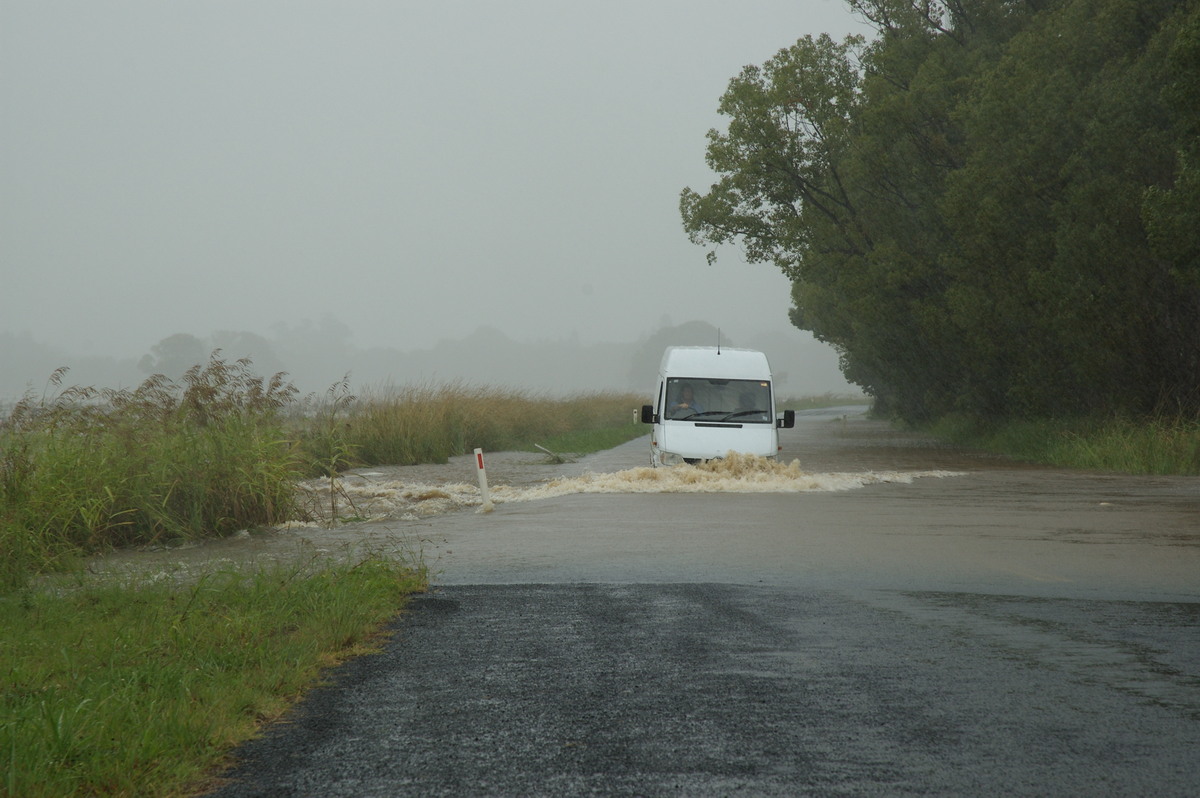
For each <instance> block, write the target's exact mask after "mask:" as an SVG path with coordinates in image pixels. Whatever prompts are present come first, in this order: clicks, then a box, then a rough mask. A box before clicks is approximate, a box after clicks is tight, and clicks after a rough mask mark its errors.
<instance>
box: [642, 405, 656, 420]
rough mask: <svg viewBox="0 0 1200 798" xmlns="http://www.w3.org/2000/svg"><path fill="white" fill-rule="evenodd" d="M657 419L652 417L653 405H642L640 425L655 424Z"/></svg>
mask: <svg viewBox="0 0 1200 798" xmlns="http://www.w3.org/2000/svg"><path fill="white" fill-rule="evenodd" d="M657 422H658V419H657V418H655V417H654V405H642V423H643V424H655V423H657Z"/></svg>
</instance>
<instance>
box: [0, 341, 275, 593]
mask: <svg viewBox="0 0 1200 798" xmlns="http://www.w3.org/2000/svg"><path fill="white" fill-rule="evenodd" d="M62 376H63V372H62V371H60V372H58V373H57V374H56V375H55V377H54V379H53V380H52V383H53V384H54V385H55V386H56V387H57V386H58V385H59V384H60V383H61V379H62ZM294 393H295V390H294V388H292V387H291V386H290V385H289V384H288V383H286V382H285V381H284V379H283V376H282V375H276V376H275V377H274V378H272V379H271V380H262V379H260V378H258V377H255V376H254V375H253V374H252V373H251V372H250V369H249V364H248V363H247V362H244V361H239V362H237V363H232V364H231V363H227V362H225V361H224V360H221V359H220V358H219V357H218V354H217V353H214V354H213V356H212V358H211V359H210V360H209V362H208V363H207V365H204V366H195V367H193V368H191V369H189V370H188V371H187V372H186V373H185V374H184V376H183V377H182V378H181V381H180V382H179V383H175V382H172V381H170V380H168V379H166V378H165V377H162V376H161V375H156V376H153V377H151V378H149V379H147V380H146V381H145V382H144V383H143V384H142V385H141V386H139V387H138V388H137V389H135V390H132V391H129V390H106V391H97V390H95V389H91V388H68V389H65V390H62V391H61V392H60V393H59V394H57V395H56V396H53V397H50V398H42V399H34V398H33V397H30V396H27V397H25V399H23V400H22V401H21V402H20V403H18V405H17V406H16V407H15V408H14V409H13V411H12V413H11V414H10V415H9V417H8V418H7V419H6V420H5V421H4V423H3V425H2V426H0V562H2V563H3V571H2V572H0V578H2V579H3V580H4V583H5V584H9V585H12V584H16V583H19V582H20V581H21V579H23V578H24V576H25V575H28V574H29V573H31V572H33V571H39V570H53V569H55V568H57V567H62V566H64V565H66V564H69V563H70V562H71V561H72V560H74V559H76V558H78V557H79V556H81V555H86V554H92V553H96V552H101V551H105V550H108V549H111V548H113V547H117V546H126V545H132V544H146V543H151V542H154V541H160V540H164V539H180V538H183V539H188V538H199V537H205V536H214V535H215V536H222V535H227V534H229V533H232V532H235V531H237V530H240V529H246V528H250V527H256V526H263V525H270V524H275V523H279V522H282V521H285V520H288V519H289V518H291V517H292V515H293V509H294V501H295V496H294V489H293V480H294V477H295V473H296V469H295V463H294V459H295V453H294V447H293V445H292V444H291V443H290V442H289V440H288V437H287V435H286V434H285V432H284V430H283V425H282V423H281V422H280V420H279V418H278V411H279V410H280V409H281V408H282V407H284V406H285V405H286V404H288V403H289V402H290V401H291V399H292V396H293V394H294Z"/></svg>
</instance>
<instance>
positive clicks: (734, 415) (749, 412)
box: [721, 410, 767, 421]
mask: <svg viewBox="0 0 1200 798" xmlns="http://www.w3.org/2000/svg"><path fill="white" fill-rule="evenodd" d="M756 414H761V415H764V416H765V415H766V414H767V411H766V410H738V411H737V412H734V413H730V414H729V415H727V416H725V418H723V419H721V420H722V421H728V420H729V419H731V418H737V417H738V416H753V415H756Z"/></svg>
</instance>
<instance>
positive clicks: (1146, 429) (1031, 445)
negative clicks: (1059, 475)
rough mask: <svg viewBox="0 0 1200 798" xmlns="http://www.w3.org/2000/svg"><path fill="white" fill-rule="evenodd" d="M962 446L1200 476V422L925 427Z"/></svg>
mask: <svg viewBox="0 0 1200 798" xmlns="http://www.w3.org/2000/svg"><path fill="white" fill-rule="evenodd" d="M923 428H924V429H926V430H928V431H929V432H930V433H931V434H933V435H935V436H937V437H939V438H942V439H944V440H948V441H952V442H954V443H958V444H960V445H963V446H970V447H972V448H976V449H982V450H984V451H989V452H993V453H995V454H1003V455H1007V456H1009V457H1014V458H1016V459H1019V460H1026V461H1029V462H1035V463H1043V464H1046V465H1052V466H1061V467H1065V468H1084V469H1093V470H1097V471H1114V472H1120V473H1126V474H1182V475H1200V419H1195V418H1183V417H1179V416H1163V417H1158V418H1152V419H1130V418H1112V419H1106V420H1096V419H1041V420H1032V421H1028V420H1027V421H1003V422H995V421H992V422H986V421H980V420H978V419H972V418H969V417H967V416H946V417H943V418H942V419H940V420H939V421H937V422H936V423H933V424H930V425H927V426H924V427H923Z"/></svg>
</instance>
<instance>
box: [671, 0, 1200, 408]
mask: <svg viewBox="0 0 1200 798" xmlns="http://www.w3.org/2000/svg"><path fill="white" fill-rule="evenodd" d="M848 2H849V4H850V5H851V6H852V7H853V8H854V10H855V11H856V12H857V13H859V14H861V15H862V16H863V17H865V18H866V19H867V20H869V21H870V22H871V23H872V26H873V27H874V29H875V30H876V31H877V32H878V36H877V37H876V38H874V39H873V40H871V41H867V40H865V39H863V38H862V37H848V38H846V39H845V40H844V41H842V42H836V41H834V40H832V39H831V38H830V37H829V36H826V35H822V36H818V37H816V38H813V37H811V36H810V37H805V38H803V39H801V40H800V41H798V42H796V44H794V45H793V46H791V47H789V48H787V49H784V50H781V51H780V52H779V53H778V54H777V55H776V56H775V57H774V58H772V59H771V60H770V61H767V62H766V63H765V64H763V65H762V66H748V67H746V68H745V69H744V70H743V71H742V72H741V74H740V75H738V76H737V77H735V78H734V79H733V80H732V81H731V82H730V84H729V88H728V90H727V91H726V93H725V94H724V96H723V97H722V98H721V101H720V111H721V113H722V114H724V115H726V116H728V117H729V125H728V130H726V131H724V132H721V131H716V130H713V131H710V132H709V134H708V149H707V162H708V165H709V166H710V168H711V169H712V170H713V171H714V172H715V173H716V174H717V176H718V178H719V179H718V180H717V182H716V183H715V184H713V185H712V187H711V188H710V190H709V191H708V192H707V193H704V194H701V193H699V192H696V191H693V190H691V189H685V190H684V191H683V193H682V196H681V200H680V209H681V212H682V216H683V220H684V227H685V229H686V230H687V232H688V234H689V236H690V237H691V239H692V240H693V241H694V242H696V243H699V244H709V245H715V244H723V243H727V242H733V241H736V242H738V243H740V244H741V245H742V246H743V247H744V249H745V251H746V254H747V257H748V258H749V259H750V260H751V261H758V262H772V263H774V264H776V265H777V266H778V267H780V268H781V269H782V270H783V271H784V272H785V273H786V274H787V275H788V277H789V278H790V279H791V281H792V296H793V299H794V309H793V311H792V321H793V323H794V324H795V325H796V326H798V327H800V328H802V329H806V330H811V331H812V332H813V333H814V334H815V335H816V336H817V337H818V338H819V339H821V340H823V341H826V342H828V343H831V344H833V345H834V346H835V347H836V348H837V349H838V351H839V352H840V354H841V357H842V364H843V370H844V372H845V373H846V375H847V377H848V378H849V379H850V380H851V381H853V382H856V383H858V384H859V385H861V386H862V387H863V388H864V389H865V390H867V391H868V392H869V393H870V394H872V395H874V396H875V397H876V400H877V403H878V405H879V406H880V407H882V408H884V409H886V410H888V411H890V412H893V413H896V414H898V415H900V416H902V417H907V418H910V419H924V418H930V417H937V416H940V415H944V414H946V413H952V412H968V413H971V414H975V415H981V416H990V417H1015V416H1053V415H1063V414H1096V413H1101V414H1104V413H1121V414H1150V413H1155V412H1163V411H1169V412H1182V413H1196V412H1200V2H1196V1H1195V0H1192V1H1190V2H1189V1H1186V0H953V1H951V0H943V1H938V0H848ZM712 257H713V255H712V253H710V259H711V258H712Z"/></svg>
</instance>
